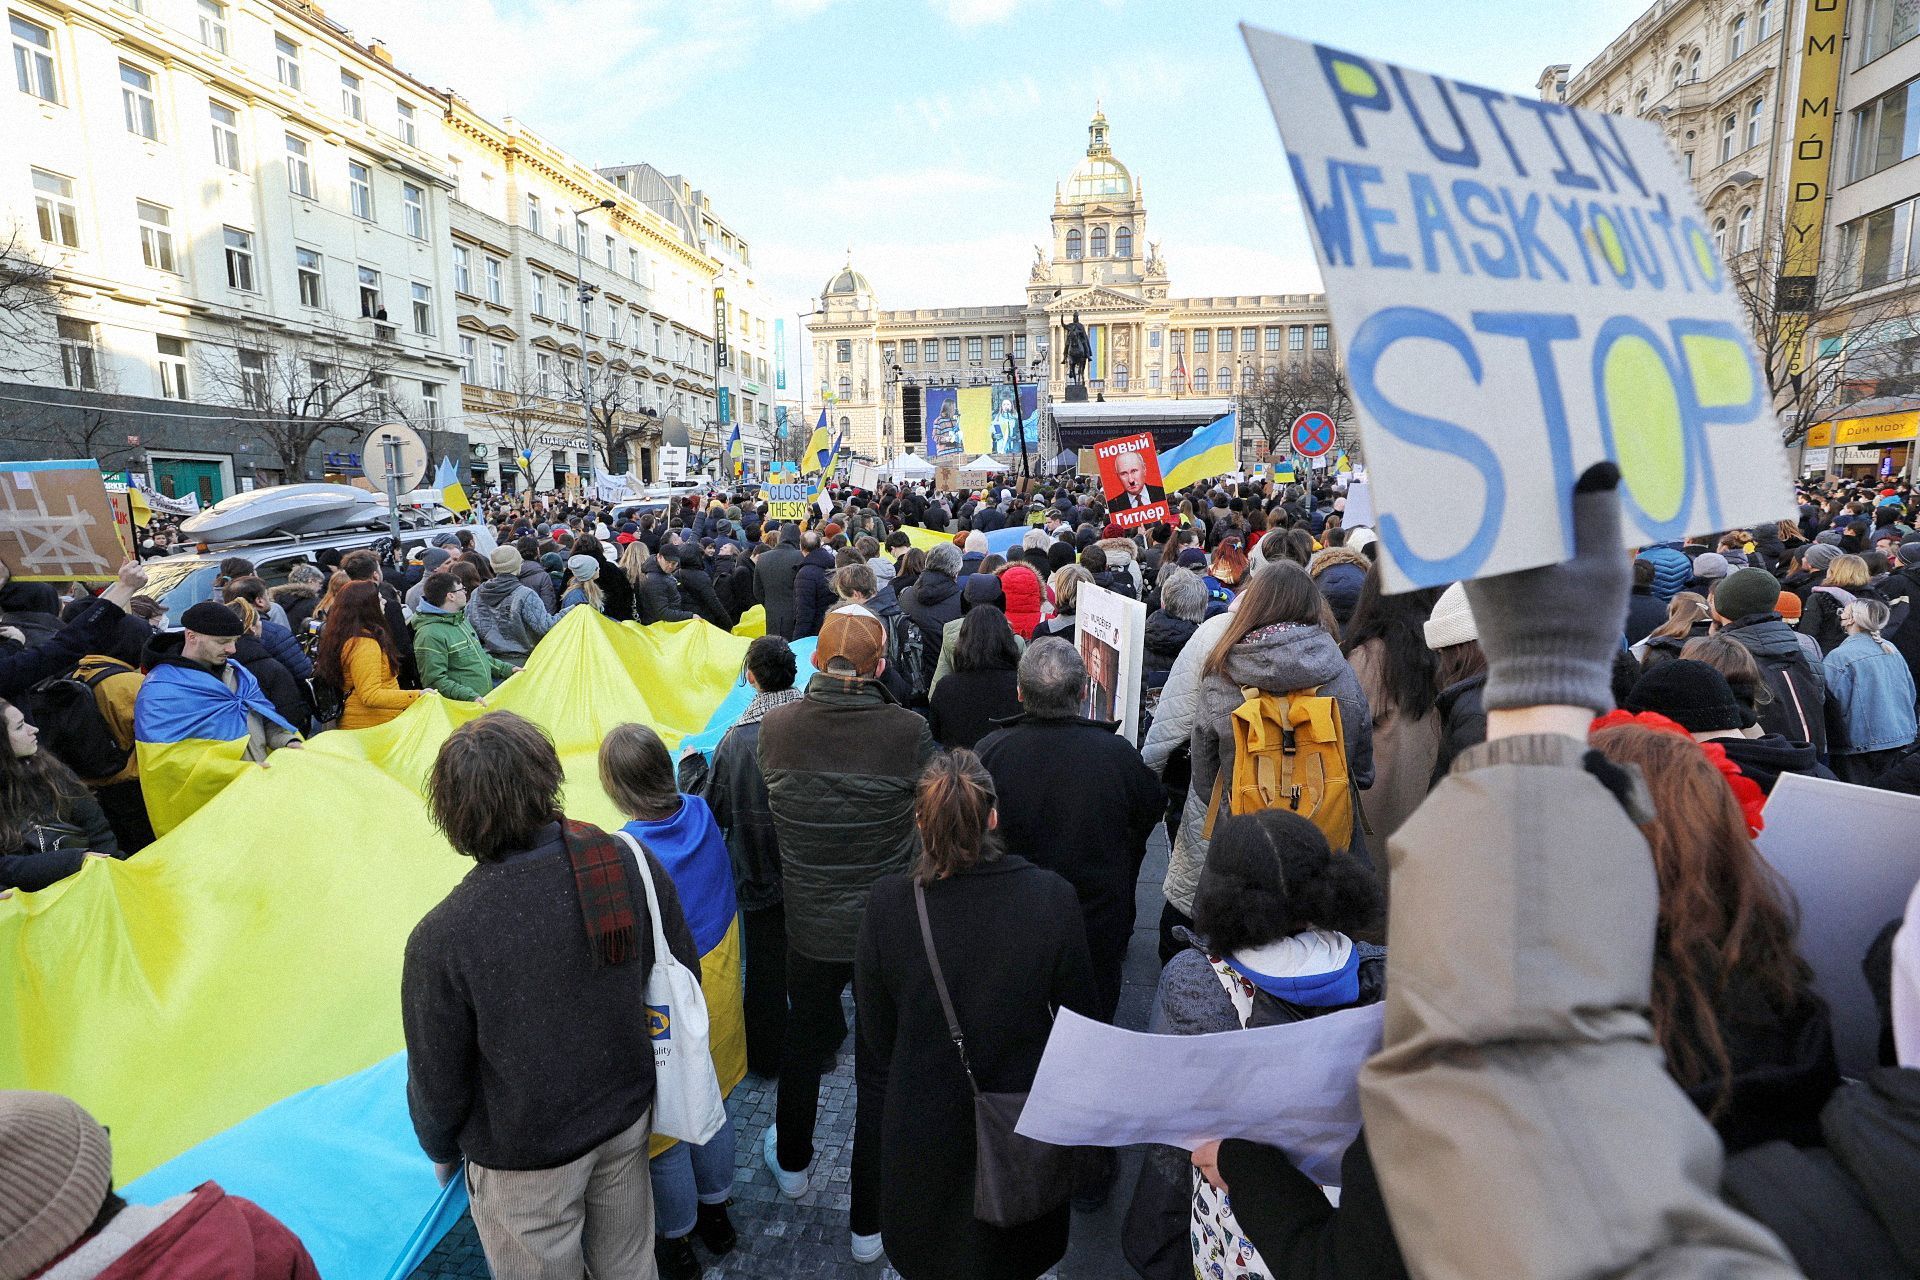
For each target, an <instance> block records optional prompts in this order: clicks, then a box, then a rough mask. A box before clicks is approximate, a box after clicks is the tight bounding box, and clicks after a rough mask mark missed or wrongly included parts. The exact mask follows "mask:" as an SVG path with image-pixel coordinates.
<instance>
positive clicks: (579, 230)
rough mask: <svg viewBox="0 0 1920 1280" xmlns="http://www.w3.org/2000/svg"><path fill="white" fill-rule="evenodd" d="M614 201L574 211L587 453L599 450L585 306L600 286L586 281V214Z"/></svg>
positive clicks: (588, 326) (581, 413)
mask: <svg viewBox="0 0 1920 1280" xmlns="http://www.w3.org/2000/svg"><path fill="white" fill-rule="evenodd" d="M614 203H615V202H614V201H613V200H611V199H607V200H602V201H600V202H599V203H598V204H590V205H588V206H586V207H585V208H583V209H575V210H574V211H573V279H574V286H573V287H574V296H575V297H577V298H578V299H579V300H580V417H581V419H582V421H584V422H585V423H586V427H587V452H588V453H589V454H593V453H597V452H599V448H598V443H597V441H596V440H595V439H594V435H595V432H594V429H593V426H594V424H593V397H592V396H590V395H589V394H588V393H587V387H588V384H589V383H590V382H591V381H592V379H593V363H592V362H591V361H590V360H588V359H587V332H588V330H589V329H590V328H591V326H590V325H589V324H588V323H587V308H588V307H590V306H592V305H593V295H594V294H596V293H598V292H599V289H598V287H596V286H594V285H590V284H588V283H587V254H586V248H587V215H588V214H590V213H592V212H593V211H594V210H596V209H611V208H613V207H614ZM607 465H608V466H612V465H613V458H612V456H611V455H609V456H608V458H607Z"/></svg>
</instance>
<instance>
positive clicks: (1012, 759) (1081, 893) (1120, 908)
mask: <svg viewBox="0 0 1920 1280" xmlns="http://www.w3.org/2000/svg"><path fill="white" fill-rule="evenodd" d="M945 687H946V685H945V683H944V682H943V683H942V684H941V688H943V689H944V688H945ZM979 750H980V763H982V764H984V765H985V766H986V767H987V772H988V773H990V774H992V775H993V787H994V792H995V794H996V795H997V796H998V798H999V810H1000V842H1001V844H1002V845H1004V846H1005V847H1006V849H1007V851H1008V852H1009V853H1016V854H1019V855H1020V856H1021V857H1023V858H1025V859H1027V860H1028V861H1029V862H1032V863H1034V864H1035V865H1036V866H1041V867H1045V868H1046V869H1047V870H1049V871H1055V872H1058V873H1059V874H1060V875H1062V876H1065V877H1066V879H1067V882H1068V883H1069V884H1071V885H1072V886H1073V888H1074V892H1075V893H1076V894H1077V895H1078V897H1079V901H1080V915H1081V918H1082V920H1084V921H1085V923H1086V928H1087V947H1088V952H1089V954H1090V955H1091V956H1092V958H1093V972H1094V979H1095V981H1096V982H1097V983H1098V984H1099V987H1100V1009H1101V1016H1102V1017H1112V1016H1113V1011H1114V1008H1115V1006H1116V1004H1117V1002H1118V1001H1119V998H1120V970H1121V967H1122V965H1123V964H1124V962H1125V960H1126V955H1127V943H1128V941H1129V940H1131V938H1132V937H1133V915H1134V892H1133V890H1134V882H1135V880H1136V879H1137V878H1138V876H1139V871H1140V863H1141V860H1142V859H1143V858H1144V857H1145V856H1146V851H1147V837H1148V836H1149V835H1151V834H1152V832H1153V829H1154V827H1155V826H1156V825H1157V824H1158V823H1159V822H1160V819H1161V818H1162V817H1164V816H1165V813H1166V793H1165V791H1164V790H1162V788H1161V786H1160V779H1159V778H1158V777H1156V776H1155V775H1154V772H1153V770H1151V769H1149V768H1148V767H1147V765H1146V762H1145V761H1144V760H1142V759H1141V758H1140V752H1139V751H1138V750H1137V749H1136V748H1135V747H1134V745H1133V744H1132V743H1131V742H1128V741H1127V740H1126V739H1125V738H1123V737H1121V736H1120V735H1119V734H1117V733H1115V732H1114V731H1113V726H1112V725H1111V724H1101V723H1099V722H1096V721H1093V720H1084V719H1081V718H1080V717H1078V716H1075V717H1072V718H1069V719H1051V718H1042V717H1038V716H1022V717H1020V719H1019V720H1017V721H1015V722H1014V723H1012V724H1010V725H1008V726H1007V727H1006V728H1004V729H1000V730H998V731H997V732H995V733H992V734H990V735H988V736H987V738H986V739H984V740H983V741H982V742H981V743H980V748H979Z"/></svg>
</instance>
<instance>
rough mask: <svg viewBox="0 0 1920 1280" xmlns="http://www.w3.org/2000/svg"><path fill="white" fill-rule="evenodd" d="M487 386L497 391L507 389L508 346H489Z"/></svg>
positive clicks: (501, 343)
mask: <svg viewBox="0 0 1920 1280" xmlns="http://www.w3.org/2000/svg"><path fill="white" fill-rule="evenodd" d="M487 385H488V386H490V387H492V388H493V389H494V390H495V391H505V390H506V389H507V344H506V343H504V342H490V343H488V344H487Z"/></svg>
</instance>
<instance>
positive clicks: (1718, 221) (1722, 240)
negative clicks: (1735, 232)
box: [1713, 218, 1727, 258]
mask: <svg viewBox="0 0 1920 1280" xmlns="http://www.w3.org/2000/svg"><path fill="white" fill-rule="evenodd" d="M1713 251H1714V252H1715V253H1717V254H1719V255H1720V256H1721V257H1723V258H1724V257H1726V256H1727V220H1726V219H1725V218H1715V219H1714V220H1713Z"/></svg>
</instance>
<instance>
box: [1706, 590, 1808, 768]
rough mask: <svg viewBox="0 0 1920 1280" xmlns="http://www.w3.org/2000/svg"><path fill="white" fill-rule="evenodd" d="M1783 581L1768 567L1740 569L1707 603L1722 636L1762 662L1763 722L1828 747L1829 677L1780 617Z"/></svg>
mask: <svg viewBox="0 0 1920 1280" xmlns="http://www.w3.org/2000/svg"><path fill="white" fill-rule="evenodd" d="M1780 590H1781V588H1780V582H1779V580H1778V579H1776V578H1775V577H1774V576H1773V575H1772V574H1770V573H1768V572H1767V571H1766V570H1765V569H1760V568H1755V567H1751V566H1750V567H1748V568H1745V569H1736V570H1735V571H1734V572H1732V573H1730V574H1728V575H1727V576H1726V577H1724V578H1722V579H1721V580H1720V582H1719V584H1718V585H1717V586H1715V587H1714V589H1713V595H1712V596H1711V597H1709V598H1708V601H1707V608H1708V611H1709V612H1711V613H1712V615H1713V620H1714V622H1715V624H1716V625H1717V627H1718V632H1719V634H1721V635H1725V636H1730V637H1732V638H1733V639H1735V640H1737V641H1739V642H1740V643H1741V644H1742V645H1744V646H1745V647H1746V649H1747V651H1748V652H1749V653H1751V654H1752V655H1753V658H1754V661H1755V662H1756V663H1758V664H1759V667H1760V675H1761V678H1762V679H1763V680H1764V681H1765V682H1766V686H1767V692H1768V694H1769V695H1771V696H1770V699H1769V701H1767V702H1766V703H1765V704H1764V705H1763V706H1762V707H1761V709H1760V726H1761V728H1763V729H1765V730H1766V731H1767V732H1768V733H1777V734H1779V735H1780V736H1781V737H1783V738H1786V739H1787V740H1788V741H1790V742H1802V743H1807V744H1808V745H1810V746H1812V747H1813V749H1814V752H1815V753H1816V754H1825V752H1826V750H1827V729H1826V700H1827V689H1826V680H1825V678H1824V676H1823V675H1822V674H1821V672H1820V669H1819V666H1818V663H1817V659H1816V658H1811V657H1809V656H1808V653H1807V649H1806V646H1804V645H1802V643H1801V641H1802V640H1803V639H1807V643H1808V644H1811V643H1812V641H1811V639H1808V638H1805V637H1802V636H1801V635H1800V634H1799V633H1798V632H1796V631H1795V630H1794V629H1793V628H1792V627H1789V626H1788V625H1787V624H1786V623H1785V622H1782V621H1781V620H1780V615H1779V613H1777V612H1776V611H1775V610H1774V605H1775V604H1776V603H1777V602H1778V601H1779V599H1780Z"/></svg>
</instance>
